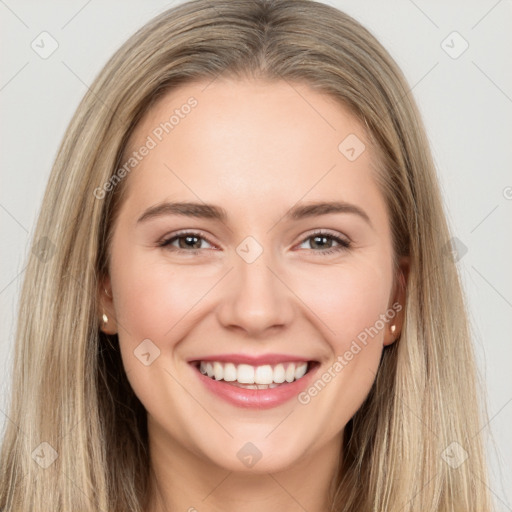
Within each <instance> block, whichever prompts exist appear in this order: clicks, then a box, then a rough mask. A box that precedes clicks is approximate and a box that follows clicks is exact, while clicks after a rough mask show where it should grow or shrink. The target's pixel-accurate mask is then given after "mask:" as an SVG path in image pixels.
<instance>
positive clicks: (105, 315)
mask: <svg viewBox="0 0 512 512" xmlns="http://www.w3.org/2000/svg"><path fill="white" fill-rule="evenodd" d="M109 290H110V291H109ZM98 297H99V300H98V304H99V308H100V311H99V312H98V314H99V317H100V330H101V331H102V332H104V333H105V334H116V332H117V331H116V321H115V310H114V303H113V300H112V292H111V287H110V279H109V278H108V276H107V277H106V278H105V279H104V280H102V281H100V283H99V285H98Z"/></svg>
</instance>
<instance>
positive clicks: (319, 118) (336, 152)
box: [125, 78, 383, 209]
mask: <svg viewBox="0 0 512 512" xmlns="http://www.w3.org/2000/svg"><path fill="white" fill-rule="evenodd" d="M144 146H145V147H147V148H150V149H149V150H146V151H144V153H145V156H143V157H141V156H140V154H139V157H138V158H139V159H140V160H138V161H137V165H136V166H135V167H134V168H133V170H132V171H131V172H130V174H129V177H128V183H126V185H127V186H128V190H127V196H128V197H129V198H131V201H130V203H131V205H132V206H133V208H139V209H140V208H144V207H147V206H148V205H149V204H150V203H151V202H156V201H159V200H164V199H166V200H173V199H179V200H185V199H190V200H197V199H200V200H202V201H205V202H220V203H224V204H227V205H230V206H231V207H233V208H235V207H239V208H241V209H244V208H245V209H248V208H253V209H254V208H256V207H259V206H260V207H261V206H268V207H274V208H275V207H279V206H281V207H284V205H283V204H282V202H283V200H284V199H286V201H287V202H288V203H290V204H289V205H288V206H291V205H293V203H295V202H297V201H299V200H301V199H303V200H307V201H315V200H339V199H343V200H350V201H354V202H359V203H361V204H362V203H365V204H368V203H371V202H372V201H373V203H374V205H373V206H377V207H379V206H380V207H381V208H382V206H383V205H382V197H380V194H379V192H378V190H377V187H376V182H375V180H374V173H375V169H376V161H375V158H374V151H373V148H372V147H371V146H370V142H369V140H368V138H367V134H366V133H365V131H364V130H363V128H362V125H361V123H360V121H359V120H358V119H357V118H356V117H354V116H353V115H352V114H351V113H350V112H349V110H348V109H347V108H345V107H344V106H342V105H341V104H340V103H339V102H337V101H335V100H334V99H333V98H332V97H330V96H328V95H326V94H322V93H320V92H317V91H314V90H312V89H311V88H310V87H308V86H307V85H304V84H296V83H295V84H291V83H289V82H285V81H278V82H266V81H257V80H251V81H235V80H228V79H219V78H218V79H216V80H214V81H213V82H211V81H210V82H206V81H205V82H195V83H191V84H187V85H185V86H182V87H180V88H179V89H176V90H174V91H171V92H170V93H168V94H167V95H166V96H164V97H163V98H161V99H160V100H159V101H158V102H157V103H156V104H155V105H154V106H153V107H152V108H151V110H150V111H149V112H148V113H147V114H146V116H145V117H144V119H143V120H142V121H141V122H140V123H139V125H138V126H137V128H136V130H135V132H134V134H133V135H132V138H131V140H130V145H129V148H128V150H127V152H126V154H125V160H128V158H130V157H131V156H132V155H133V152H139V153H140V151H139V150H140V149H142V148H143V147H144ZM354 157H355V158H354ZM379 202H380V204H377V203H379Z"/></svg>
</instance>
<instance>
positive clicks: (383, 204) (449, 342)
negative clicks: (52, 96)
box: [0, 0, 490, 512]
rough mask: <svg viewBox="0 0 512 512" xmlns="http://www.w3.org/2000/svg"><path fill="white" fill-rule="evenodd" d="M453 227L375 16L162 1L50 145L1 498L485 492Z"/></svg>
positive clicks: (240, 1)
mask: <svg viewBox="0 0 512 512" xmlns="http://www.w3.org/2000/svg"><path fill="white" fill-rule="evenodd" d="M449 240H450V234H449V231H448V228H447V224H446V221H445V215H444V212H443V208H442V203H441V197H440V192H439V188H438V184H437V181H436V176H435V170H434V166H433V163H432V159H431V156H430V152H429V148H428V143H427V138H426V136H425V132H424V128H423V126H422V123H421V120H420V117H419V115H418V111H417V108H416V106H415V104H414V101H413V99H412V98H411V96H410V95H409V94H408V86H407V83H406V81H405V79H404V77H403V75H402V73H401V72H400V70H399V69H398V68H397V66H396V64H395V63H394V61H393V60H392V59H391V57H390V56H389V54H388V53H387V52H386V51H385V50H384V49H383V47H382V46H381V45H380V44H379V43H378V42H377V41H376V40H375V38H374V37H373V36H372V35H371V34H370V33H369V32H368V31H367V30H365V29H364V28H363V27H362V26H361V25H360V24H358V23H357V22H356V21H354V20H353V19H352V18H350V17H349V16H347V15H345V14H343V13H341V12H340V11H338V10H336V9H334V8H332V7H329V6H327V5H323V4H320V3H316V2H312V1H307V0H298V1H287V0H284V1H266V0H257V1H254V0H250V1H244V0H235V1H227V0H226V1H221V0H214V1H211V0H208V1H206V0H196V1H193V2H189V3H186V4H182V5H180V6H178V7H176V8H173V9H170V10H168V11H167V12H165V13H163V14H162V15H160V16H158V17H157V18H155V19H154V20H152V21H151V22H150V23H148V24H147V25H146V26H145V27H143V28H142V29H141V30H139V31H138V32H137V33H136V34H135V35H134V36H132V37H131V38H130V39H129V40H128V41H127V42H126V43H125V44H124V46H123V47H122V48H121V49H120V50H119V51H118V52H117V53H116V54H115V55H114V56H113V57H112V59H111V60H110V61H109V62H108V63H107V65H106V66H105V68H104V69H103V71H102V72H101V73H100V75H99V76H98V78H97V79H96V81H95V82H94V84H93V85H92V86H91V89H90V92H89V93H88V94H87V95H86V96H85V98H84V100H83V101H82V103H81V104H80V106H79V108H78V110H77V112H76V114H75V116H74V118H73V120H72V122H71V124H70V127H69V129H68V131H67V133H66V135H65V138H64V141H63V144H62V147H61V149H60V152H59V154H58V157H57V159H56V162H55V165H54V169H53V172H52V174H51V177H50V181H49V184H48V187H47V191H46V195H45V198H44V201H43V205H42V211H41V215H40V218H39V222H38V225H37V234H36V237H35V241H34V243H35V245H34V250H33V255H32V256H31V258H30V261H29V263H28V267H27V271H26V277H25V283H24V288H23V290H22V297H21V305H20V313H19V324H18V331H17V345H16V358H15V368H14V383H13V390H14V392H13V396H12V403H11V408H10V413H9V417H10V418H11V420H12V423H11V422H10V423H9V424H8V425H7V431H6V435H5V438H4V441H3V445H2V471H1V475H2V476H1V484H0V508H2V510H9V511H10V510H16V511H19V510H27V511H28V510H52V511H57V510H63V511H64V510H65V511H68V510H91V511H92V510H109V511H117V510H119V511H126V510H134V511H144V512H156V511H166V510H199V511H201V510H228V511H229V510H235V509H236V510H247V511H252V510H261V509H263V508H264V509H266V510H277V509H280V510H281V509H286V510H308V511H310V512H313V511H327V510H329V511H345V512H348V511H365V510H368V511H370V510H371V511H383V510H387V511H388V510H389V511H398V510H411V511H426V510H438V511H475V512H476V511H478V512H481V511H487V510H490V499H489V496H488V491H487V487H486V484H485V482H486V481H487V476H486V467H485V461H484V456H483V448H482V441H481V439H480V438H479V436H478V434H477V433H478V432H479V431H480V429H481V426H482V425H483V421H484V419H483V418H482V417H480V412H479V403H478V401H477V400H475V396H477V394H478V388H477V377H476V369H475V363H474V356H473V352H472V345H471V340H470V336H469V330H468V326H467V317H466V313H465V310H464V303H463V297H462V292H461V286H460V283H459V280H458V276H457V272H456V268H455V264H454V261H453V258H452V255H451V252H450V251H449V250H447V247H449Z"/></svg>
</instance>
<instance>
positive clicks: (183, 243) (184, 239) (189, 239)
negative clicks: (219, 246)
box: [158, 232, 212, 253]
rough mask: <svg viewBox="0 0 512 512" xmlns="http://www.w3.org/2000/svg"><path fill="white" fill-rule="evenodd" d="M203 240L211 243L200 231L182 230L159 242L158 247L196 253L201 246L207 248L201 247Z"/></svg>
mask: <svg viewBox="0 0 512 512" xmlns="http://www.w3.org/2000/svg"><path fill="white" fill-rule="evenodd" d="M175 242H177V245H176V244H175ZM203 242H206V243H207V244H210V245H212V244H211V243H210V242H209V241H208V240H207V239H206V238H205V237H204V236H202V235H201V234H200V233H194V232H184V233H178V234H177V235H174V236H172V237H170V238H167V239H166V240H163V241H162V242H160V243H159V244H158V245H159V246H160V247H165V248H166V249H168V250H175V251H181V252H188V253H197V252H199V251H200V250H201V249H203V248H206V249H207V248H208V247H202V244H203Z"/></svg>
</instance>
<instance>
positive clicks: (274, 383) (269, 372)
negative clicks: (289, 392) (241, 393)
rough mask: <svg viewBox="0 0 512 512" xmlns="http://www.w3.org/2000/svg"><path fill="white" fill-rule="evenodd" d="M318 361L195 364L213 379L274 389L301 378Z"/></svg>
mask: <svg viewBox="0 0 512 512" xmlns="http://www.w3.org/2000/svg"><path fill="white" fill-rule="evenodd" d="M318 364H319V363H318V362H317V361H303V362H285V363H279V364H274V365H270V364H266V365H261V366H252V365H249V364H234V363H229V362H221V361H194V362H193V365H194V366H195V367H196V368H197V370H198V371H199V372H201V373H202V374H203V375H204V376H206V377H209V378H210V379H212V380H217V381H224V382H225V383H226V384H230V385H232V386H236V387H239V388H244V389H273V388H277V387H280V386H284V385H286V384H290V383H292V382H295V381H296V380H300V379H302V378H303V377H304V375H306V374H307V373H308V372H309V371H311V369H312V368H313V367H315V366H316V365H318Z"/></svg>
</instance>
